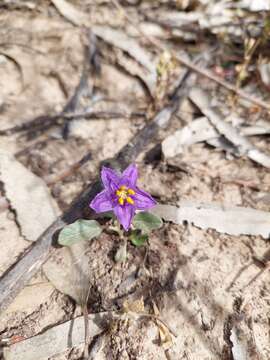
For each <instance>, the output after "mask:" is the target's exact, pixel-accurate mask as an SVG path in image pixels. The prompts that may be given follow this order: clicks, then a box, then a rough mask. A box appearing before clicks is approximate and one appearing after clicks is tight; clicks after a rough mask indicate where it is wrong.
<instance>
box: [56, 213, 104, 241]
mask: <svg viewBox="0 0 270 360" xmlns="http://www.w3.org/2000/svg"><path fill="white" fill-rule="evenodd" d="M101 231H102V229H101V227H100V225H99V223H98V222H97V221H96V220H83V219H79V220H77V221H75V222H74V223H72V224H70V225H67V226H65V227H64V228H63V229H62V230H61V231H60V234H59V237H58V243H59V244H60V245H63V246H71V245H73V244H76V243H78V242H80V241H87V240H88V241H89V240H92V239H93V238H94V237H97V236H99V235H100V234H101Z"/></svg>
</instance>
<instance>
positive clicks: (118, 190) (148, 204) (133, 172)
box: [90, 164, 156, 230]
mask: <svg viewBox="0 0 270 360" xmlns="http://www.w3.org/2000/svg"><path fill="white" fill-rule="evenodd" d="M137 178H138V169H137V167H136V165H135V164H131V165H129V167H127V168H126V170H125V171H124V172H123V173H122V174H120V175H118V174H117V173H116V172H115V171H113V170H112V169H110V168H107V167H104V166H103V168H102V170H101V180H102V183H103V185H104V188H105V189H104V190H103V191H102V192H100V193H99V194H97V195H96V197H95V198H94V199H93V200H92V201H91V203H90V207H91V208H92V209H93V210H95V212H97V213H101V212H105V211H110V210H113V212H114V214H115V215H116V217H117V219H118V220H119V222H120V223H121V224H122V225H123V227H124V229H125V230H128V229H129V228H130V224H131V221H132V218H133V216H134V215H135V211H136V210H146V209H150V208H152V207H153V206H154V205H155V204H156V201H155V200H154V199H153V198H152V197H151V195H150V194H148V193H147V192H145V191H143V190H140V189H139V188H138V187H137V186H136V182H137Z"/></svg>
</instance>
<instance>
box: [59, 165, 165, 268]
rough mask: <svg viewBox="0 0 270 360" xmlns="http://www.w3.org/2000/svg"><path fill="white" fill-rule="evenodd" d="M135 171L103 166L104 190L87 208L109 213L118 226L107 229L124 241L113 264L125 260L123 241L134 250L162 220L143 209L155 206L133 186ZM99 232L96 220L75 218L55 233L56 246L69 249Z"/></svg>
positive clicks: (134, 166)
mask: <svg viewBox="0 0 270 360" xmlns="http://www.w3.org/2000/svg"><path fill="white" fill-rule="evenodd" d="M137 178H138V170H137V167H136V165H135V164H132V165H130V166H129V167H128V168H127V169H126V170H125V171H124V172H123V173H122V174H118V173H116V172H115V171H114V170H112V169H110V168H106V167H103V168H102V171H101V180H102V183H103V186H104V189H103V190H102V191H101V192H100V193H99V194H97V195H96V197H95V198H94V199H93V200H92V201H91V203H90V207H91V208H92V209H93V210H94V211H95V212H97V213H104V214H106V213H107V214H108V212H113V214H114V215H115V216H116V218H117V221H118V223H116V224H114V225H113V226H111V227H110V229H111V230H113V231H115V232H117V233H118V235H119V237H120V238H122V239H123V240H124V245H123V246H122V247H120V248H119V250H118V252H117V253H116V256H115V260H116V261H125V259H126V254H127V239H129V240H130V242H131V243H132V244H133V245H134V246H137V247H140V246H144V245H146V244H147V243H148V239H149V234H150V232H151V231H153V230H156V229H159V228H160V227H161V226H162V224H163V222H162V220H161V219H160V218H159V217H158V216H156V215H154V214H152V213H150V212H147V211H146V210H148V209H151V208H152V207H154V206H155V205H156V201H155V200H154V199H153V198H152V196H151V195H150V194H148V193H147V192H146V191H143V190H141V189H139V188H138V187H137V184H136V183H137ZM101 233H102V228H101V226H100V224H99V223H98V222H97V221H96V220H84V219H79V220H76V221H75V222H74V223H72V224H69V225H67V226H65V227H64V228H63V229H62V230H61V231H60V233H59V237H58V243H59V244H60V245H63V246H71V245H73V244H76V243H78V242H80V241H90V240H92V239H93V238H95V237H98V236H99V235H100V234H101Z"/></svg>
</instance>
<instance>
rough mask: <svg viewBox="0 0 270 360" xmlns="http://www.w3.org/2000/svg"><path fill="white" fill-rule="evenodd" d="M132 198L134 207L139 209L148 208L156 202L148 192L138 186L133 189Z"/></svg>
mask: <svg viewBox="0 0 270 360" xmlns="http://www.w3.org/2000/svg"><path fill="white" fill-rule="evenodd" d="M132 198H133V200H134V201H135V204H134V205H135V207H136V209H139V210H146V209H150V208H152V207H153V206H155V205H156V203H157V202H156V201H155V200H154V199H153V198H152V196H151V195H150V194H148V193H147V192H146V191H143V190H140V189H138V188H136V189H135V195H133V196H132Z"/></svg>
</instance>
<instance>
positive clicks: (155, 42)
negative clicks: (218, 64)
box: [111, 0, 270, 111]
mask: <svg viewBox="0 0 270 360" xmlns="http://www.w3.org/2000/svg"><path fill="white" fill-rule="evenodd" d="M111 1H112V3H113V4H114V5H115V6H116V7H117V8H118V9H119V10H120V11H121V13H122V14H123V15H124V16H125V18H126V19H127V20H128V21H129V22H130V23H131V24H132V25H133V26H134V28H135V29H136V30H137V31H138V32H139V34H141V35H142V36H143V37H144V38H145V39H146V40H147V41H149V42H150V43H151V44H152V45H154V46H155V47H157V48H158V49H159V50H162V51H166V52H171V50H168V48H167V47H166V46H163V45H162V44H161V43H160V42H159V41H158V40H157V39H155V38H153V37H152V36H149V35H147V34H145V33H144V32H143V31H142V30H141V29H140V25H139V24H137V23H136V22H135V21H134V20H133V19H132V18H131V17H130V16H129V15H128V14H127V13H126V11H125V9H124V7H123V6H121V5H120V4H119V2H118V0H111ZM172 54H173V56H174V58H175V59H176V60H177V61H178V62H179V63H180V64H182V65H184V66H185V67H187V68H188V69H190V70H192V71H194V72H196V73H197V74H199V75H201V76H204V77H206V78H208V79H209V80H212V81H214V82H216V83H217V84H219V85H221V86H222V87H224V88H225V89H227V90H229V91H232V92H233V93H235V94H236V95H238V96H240V97H241V98H243V99H246V100H248V101H249V102H250V103H253V104H254V105H257V106H259V107H261V108H263V109H266V110H267V111H269V110H270V104H268V103H267V102H266V101H264V100H261V99H259V98H257V97H254V96H251V95H249V94H247V93H246V92H245V91H243V90H241V89H238V88H237V87H236V86H235V85H233V84H230V83H228V82H227V81H224V80H222V79H221V78H220V77H218V76H216V75H215V74H213V73H212V72H211V71H209V70H207V69H201V68H199V67H198V66H197V65H195V64H194V63H192V62H190V61H188V60H186V59H184V58H182V57H180V56H179V55H178V54H176V53H175V52H173V53H172Z"/></svg>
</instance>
